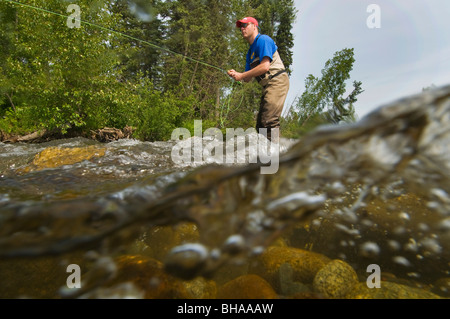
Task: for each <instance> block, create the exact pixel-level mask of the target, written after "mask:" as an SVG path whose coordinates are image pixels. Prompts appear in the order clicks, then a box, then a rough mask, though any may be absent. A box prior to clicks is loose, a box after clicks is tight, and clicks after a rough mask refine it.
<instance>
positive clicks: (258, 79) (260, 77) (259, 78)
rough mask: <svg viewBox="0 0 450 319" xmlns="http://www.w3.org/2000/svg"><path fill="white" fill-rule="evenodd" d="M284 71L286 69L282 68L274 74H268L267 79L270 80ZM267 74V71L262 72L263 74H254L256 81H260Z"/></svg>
mask: <svg viewBox="0 0 450 319" xmlns="http://www.w3.org/2000/svg"><path fill="white" fill-rule="evenodd" d="M286 71H287V70H286V69H284V70H281V71H278V72H277V73H275V74H272V75H269V80H272V79H273V78H274V77H276V76H279V75H280V74H283V73H284V72H286ZM267 74H269V73H268V72H267V73H264V74H262V75H258V76H256V77H255V78H256V80H257V81H258V83H259V82H261V80H263V79H265V77H266V76H267Z"/></svg>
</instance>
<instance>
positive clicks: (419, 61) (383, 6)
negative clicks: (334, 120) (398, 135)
mask: <svg viewBox="0 0 450 319" xmlns="http://www.w3.org/2000/svg"><path fill="white" fill-rule="evenodd" d="M294 2H295V7H296V9H297V10H298V13H297V18H296V22H295V24H294V27H293V34H294V49H293V52H294V54H293V65H292V66H291V68H292V70H293V72H292V74H291V77H290V89H289V93H288V96H287V99H286V103H285V107H284V111H283V114H284V115H285V114H286V113H287V110H288V109H289V107H290V106H291V105H292V104H293V103H294V102H295V99H296V98H297V97H299V96H301V94H302V93H303V92H304V90H305V79H306V77H307V76H308V75H309V74H312V75H314V76H315V77H320V76H321V70H322V69H323V68H324V66H325V62H326V61H327V60H329V59H331V58H333V56H334V53H335V52H337V51H340V50H342V49H344V48H354V58H355V62H354V64H353V70H352V71H351V72H350V80H348V82H347V90H348V92H350V91H351V90H352V89H353V86H352V83H353V81H361V82H362V88H363V90H364V92H363V93H361V94H360V95H358V97H357V98H358V101H357V102H356V103H355V109H356V113H357V115H358V117H359V118H362V117H364V116H365V115H367V114H368V113H370V112H371V111H373V110H375V109H376V108H378V107H380V106H383V105H385V104H388V103H390V102H394V101H396V100H398V99H400V98H402V97H405V96H407V95H412V94H417V93H420V92H422V89H423V88H427V87H430V86H432V85H435V86H442V85H445V84H450V1H449V0H295V1H294ZM370 5H376V7H374V6H370Z"/></svg>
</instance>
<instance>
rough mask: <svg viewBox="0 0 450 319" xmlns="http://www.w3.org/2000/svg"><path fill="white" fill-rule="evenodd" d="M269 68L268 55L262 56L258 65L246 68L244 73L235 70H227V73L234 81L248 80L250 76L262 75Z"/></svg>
mask: <svg viewBox="0 0 450 319" xmlns="http://www.w3.org/2000/svg"><path fill="white" fill-rule="evenodd" d="M269 68H270V59H269V57H264V58H263V59H262V61H261V63H260V64H259V65H257V66H256V67H254V68H253V69H251V70H248V71H246V72H244V73H240V72H236V71H235V70H229V71H228V75H229V76H231V77H232V78H233V79H235V80H236V81H244V82H250V81H251V79H252V78H254V77H257V76H259V75H263V74H264V73H266V72H268V71H269Z"/></svg>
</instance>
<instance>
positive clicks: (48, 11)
mask: <svg viewBox="0 0 450 319" xmlns="http://www.w3.org/2000/svg"><path fill="white" fill-rule="evenodd" d="M5 1H7V2H10V3H12V4H16V5H19V6H22V7H26V8H29V9H34V10H37V11H41V12H45V13H49V14H52V15H56V16H59V17H63V18H71V19H74V20H76V21H80V23H81V22H82V23H84V24H86V25H89V26H91V27H95V28H98V29H101V30H104V31H108V32H111V33H114V34H117V35H120V36H122V37H125V38H129V39H132V40H135V41H138V42H141V43H144V44H147V45H149V46H151V47H154V48H156V49H159V50H161V51H165V52H167V53H170V54H173V55H178V56H181V57H183V58H184V59H187V60H190V61H192V62H196V63H198V64H201V65H204V66H207V67H210V68H213V69H216V70H218V71H221V72H223V73H225V74H227V75H228V73H227V71H226V70H224V69H222V68H220V67H218V66H216V65H214V64H211V63H207V62H204V61H201V60H198V59H195V58H192V57H189V56H187V55H184V54H181V53H178V52H175V51H173V50H170V49H167V48H164V47H162V46H159V45H156V44H154V43H152V42H149V41H146V40H142V39H139V38H136V37H133V36H130V35H128V34H125V33H122V32H119V31H116V30H113V29H109V28H106V27H104V26H102V25H99V24H95V23H92V22H89V21H84V20H81V19H79V18H75V17H72V16H70V15H65V14H62V13H58V12H54V11H50V10H47V9H43V8H40V7H36V6H33V5H30V4H25V3H21V2H18V1H14V0H5Z"/></svg>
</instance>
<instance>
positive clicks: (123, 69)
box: [0, 0, 360, 141]
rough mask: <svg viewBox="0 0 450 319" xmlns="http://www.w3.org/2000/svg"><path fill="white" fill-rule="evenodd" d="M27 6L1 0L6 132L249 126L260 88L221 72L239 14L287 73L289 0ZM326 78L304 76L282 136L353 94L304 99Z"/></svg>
mask: <svg viewBox="0 0 450 319" xmlns="http://www.w3.org/2000/svg"><path fill="white" fill-rule="evenodd" d="M23 3H25V2H23ZM26 4H27V5H28V6H23V5H20V4H18V3H17V2H10V1H2V2H1V3H0V21H1V25H2V28H1V30H0V43H1V48H0V133H1V134H0V137H2V140H5V139H8V138H10V137H11V136H14V135H26V134H30V133H35V132H41V133H38V134H37V136H43V135H46V136H57V137H64V136H74V135H76V136H79V135H81V136H91V135H92V132H95V131H97V130H99V129H102V128H105V127H112V128H120V129H121V128H124V127H131V128H133V137H135V138H137V139H141V140H149V141H155V140H167V139H170V137H171V133H172V131H173V130H174V129H175V128H178V127H184V128H188V129H191V130H193V123H194V120H200V119H201V120H202V121H203V127H204V128H208V127H218V128H220V129H225V128H226V127H234V128H238V127H240V128H244V129H246V128H248V127H254V123H255V114H256V112H257V110H258V106H259V101H260V90H261V88H260V87H259V85H258V84H257V83H250V84H245V85H240V84H238V83H236V82H233V81H232V80H231V79H230V78H229V77H228V76H227V75H226V74H225V73H224V72H223V70H227V69H230V68H235V69H237V70H239V69H244V65H245V53H246V52H247V47H248V44H247V43H246V42H245V41H244V40H243V39H242V38H241V35H240V32H239V30H238V29H237V28H236V27H235V24H234V21H236V20H237V19H238V18H242V17H244V16H250V15H251V16H255V17H256V18H257V19H258V20H259V21H260V26H261V32H262V33H264V34H268V35H269V36H271V37H272V38H273V39H274V40H275V42H276V43H277V45H278V47H279V52H280V55H281V57H282V59H283V61H284V63H285V66H286V67H287V69H288V70H289V73H290V72H291V69H292V62H293V61H292V59H293V44H294V42H293V34H292V26H293V23H294V21H295V18H296V14H297V11H296V9H295V7H294V1H293V0H279V1H267V0H232V1H229V0H227V1H222V0H220V1H210V0H172V1H162V0H152V1H140V0H133V1H127V0H117V1H103V0H98V1H88V0H80V1H77V2H76V4H77V5H78V6H79V9H80V10H79V16H73V13H74V12H75V11H71V10H68V6H69V4H70V2H67V1H60V0H46V1H43V0H31V1H26ZM36 8H41V9H44V10H39V9H36ZM74 17H75V18H74ZM77 18H78V19H79V20H81V22H80V21H78V22H80V23H79V27H76V26H75V27H74V25H76V23H74V22H77V20H76V19H77ZM71 23H72V25H71ZM343 56H344V58H343V59H344V60H345V61H347V62H351V64H350V65H348V64H347V66H346V67H347V71H348V72H349V71H350V70H351V65H352V63H353V61H354V60H352V59H353V51H352V50H350V51H348V52H347V51H346V52H344V54H343ZM341 60H342V59H341ZM337 64H339V63H337ZM337 64H336V65H337ZM329 68H330V69H332V68H333V65H331V66H329ZM348 72H347V75H348ZM344 73H345V72H344ZM311 77H312V75H311ZM329 78H330V77H329ZM347 79H348V77H347V78H345V76H344V77H343V78H342V77H341V78H339V79H338V80H339V81H341V83H343V81H345V80H347ZM327 81H328V82H327ZM355 83H356V82H355ZM334 84H335V83H334ZM330 85H333V82H332V80H327V79H323V80H322V79H316V78H314V77H312V78H308V80H307V85H306V91H307V92H308V94H306V93H305V94H304V96H303V95H302V97H301V98H300V99H299V100H298V101H296V102H295V105H294V107H291V111H290V112H289V116H288V117H286V119H284V120H283V125H284V126H285V128H286V130H285V132H286V134H285V136H286V137H290V136H292V137H296V135H298V134H299V133H298V132H299V131H301V129H304V128H305V127H308V126H307V125H305V123H306V122H308V124H311V123H315V122H317V121H311V119H313V118H316V117H317V114H322V113H323V112H326V111H327V108H326V107H325V106H326V105H327V104H328V105H329V104H330V103H331V104H332V105H341V106H343V105H345V104H349V105H350V106H352V104H353V102H354V100H344V99H342V98H338V97H339V96H342V94H343V93H344V92H343V91H342V87H341V86H339V87H336V90H335V94H334V95H333V94H331V95H330V94H328V95H327V94H325V95H320V96H321V97H320V98H318V100H317V101H315V102H314V103H315V104H311V103H309V102H310V100H311V96H312V95H314V94H316V95H317V92H322V93H323V92H324V91H325V89H324V88H325V87H326V86H330ZM358 87H360V84H359V86H358ZM358 87H356V86H355V90H356V91H354V92H355V94H354V95H356V94H358V92H359V91H358V90H357V89H358ZM291 90H299V88H296V87H293V86H291ZM344 91H345V90H344ZM336 102H339V103H336ZM305 107H306V108H308V109H309V110H310V111H309V113H308V114H307V117H306V118H305V117H304V111H305ZM332 109H334V107H333V108H332ZM348 110H349V111H350V113H352V114H354V109H352V108H349V109H348ZM344 111H345V110H344ZM341 113H342V112H340V113H339V114H338V115H339V116H341V115H342V114H341ZM344 113H345V112H344ZM347 113H348V112H347ZM352 114H350V116H347V118H351V117H352ZM347 115H348V114H347ZM332 117H333V116H332ZM334 118H336V117H334ZM319 122H320V121H319ZM299 129H300V130H299Z"/></svg>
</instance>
